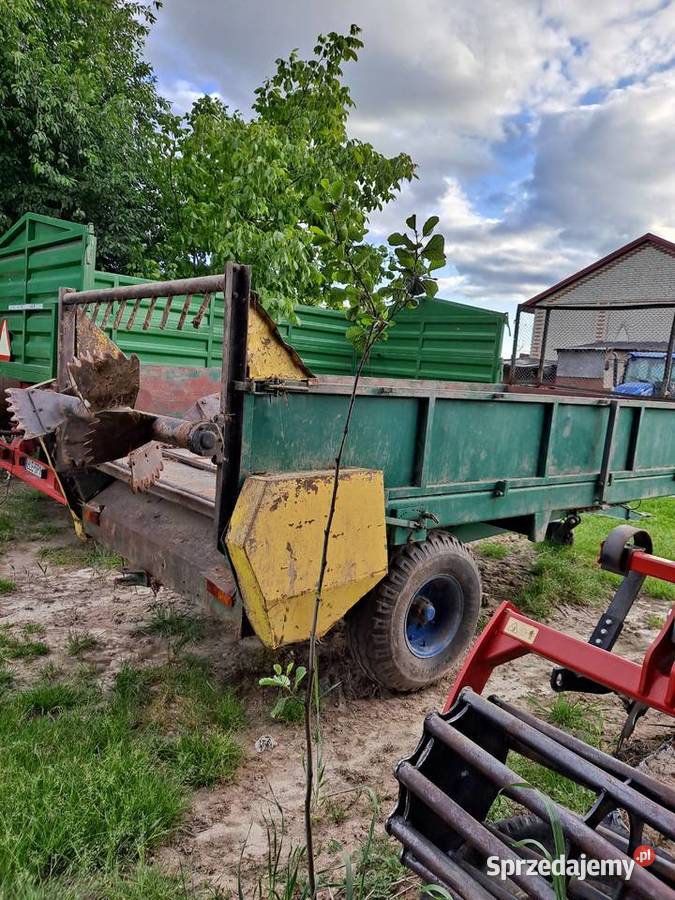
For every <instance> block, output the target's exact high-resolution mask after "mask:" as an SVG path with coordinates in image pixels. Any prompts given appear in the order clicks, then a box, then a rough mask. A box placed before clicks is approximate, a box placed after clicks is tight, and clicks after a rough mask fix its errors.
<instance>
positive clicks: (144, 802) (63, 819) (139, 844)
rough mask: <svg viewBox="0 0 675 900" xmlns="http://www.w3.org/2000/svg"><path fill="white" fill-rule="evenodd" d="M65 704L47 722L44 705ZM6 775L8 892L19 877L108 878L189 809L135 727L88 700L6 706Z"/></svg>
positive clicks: (2, 872)
mask: <svg viewBox="0 0 675 900" xmlns="http://www.w3.org/2000/svg"><path fill="white" fill-rule="evenodd" d="M33 691H35V689H33ZM64 701H66V702H67V705H68V708H67V709H66V708H64V707H63V706H61V707H60V708H59V709H60V714H57V709H56V708H55V707H52V708H51V709H50V710H49V712H50V713H51V714H50V715H44V714H40V711H39V708H38V707H39V705H40V704H41V703H42V704H44V706H45V711H47V710H46V707H47V706H50V705H51V704H52V702H59V703H61V704H63V703H64ZM28 713H31V714H30V715H29V714H28ZM0 769H1V770H2V773H3V784H4V789H3V791H2V793H1V795H0V885H2V886H3V887H9V886H10V885H11V884H12V882H13V880H14V879H15V878H17V877H18V876H22V877H24V878H26V877H27V878H33V879H44V878H47V877H53V876H56V875H61V874H70V873H73V872H77V873H86V872H93V871H96V870H103V871H105V870H112V869H114V868H116V867H117V865H118V864H120V863H123V862H124V861H129V862H133V861H134V860H138V859H140V858H141V857H142V855H143V853H144V852H145V851H146V849H147V848H149V847H151V846H153V845H155V844H157V843H158V842H159V841H160V840H161V838H163V837H164V836H165V835H166V834H167V832H168V831H169V830H170V828H171V827H172V826H173V825H174V824H175V823H176V822H177V821H178V819H179V817H180V815H181V813H182V812H183V809H184V799H183V795H182V791H181V785H180V782H179V780H178V779H177V778H176V777H175V775H173V774H172V773H171V772H170V771H169V770H168V769H167V768H166V767H165V766H164V765H163V764H162V762H161V760H159V759H158V757H157V754H156V753H155V752H153V750H152V748H151V747H150V745H149V744H148V742H147V741H144V740H142V739H141V738H139V736H137V735H136V734H135V733H134V731H133V730H132V728H131V724H130V722H129V720H128V718H127V717H125V716H124V714H123V713H121V712H120V711H119V710H115V709H113V708H110V707H107V706H105V705H104V706H100V707H98V706H96V705H93V704H91V703H90V702H89V701H88V700H86V699H85V695H84V694H79V695H77V694H76V693H72V692H71V693H65V692H63V691H62V692H61V693H60V695H59V696H58V698H57V697H56V696H55V695H54V696H52V697H51V699H50V697H49V694H47V693H46V692H43V693H41V694H39V695H38V697H36V695H35V694H34V693H33V692H26V694H22V693H19V694H16V695H13V696H11V697H10V698H9V699H7V698H5V700H4V701H3V703H2V707H1V709H0Z"/></svg>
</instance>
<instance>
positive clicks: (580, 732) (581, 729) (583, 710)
mask: <svg viewBox="0 0 675 900" xmlns="http://www.w3.org/2000/svg"><path fill="white" fill-rule="evenodd" d="M542 712H543V714H544V715H545V717H546V718H547V719H548V721H549V722H551V724H553V725H557V726H558V728H562V729H563V730H564V731H571V732H574V733H575V734H576V735H577V736H578V737H580V738H581V739H582V740H584V741H586V743H590V744H593V745H594V746H596V747H599V746H600V743H601V741H602V728H603V717H602V715H601V714H600V713H599V711H598V709H597V708H593V709H592V708H591V707H590V706H589V704H588V703H587V702H586V701H584V700H570V699H568V698H567V697H565V696H563V695H562V694H558V696H557V697H556V698H555V700H554V701H553V703H552V704H550V706H548V708H546V707H544V709H543V710H542Z"/></svg>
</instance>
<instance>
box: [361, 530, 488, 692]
mask: <svg viewBox="0 0 675 900" xmlns="http://www.w3.org/2000/svg"><path fill="white" fill-rule="evenodd" d="M480 602H481V580H480V573H479V571H478V566H477V565H476V562H475V560H474V558H473V556H472V555H471V553H470V551H469V550H468V549H467V548H466V547H465V546H464V544H462V542H461V541H458V540H457V539H456V538H455V537H453V536H452V535H450V534H448V533H447V532H444V531H435V532H432V533H431V534H430V535H429V537H428V538H427V539H426V540H425V541H422V542H421V543H417V544H409V545H408V546H406V547H404V548H403V549H402V550H400V551H399V553H398V554H397V555H396V556H395V557H394V559H393V561H392V563H391V566H390V568H389V572H388V574H387V575H386V577H385V578H384V579H383V580H382V581H381V582H380V583H379V584H378V585H377V587H375V588H374V589H373V590H372V591H371V592H370V593H369V594H367V595H366V596H365V597H364V598H363V599H362V600H361V601H360V602H359V603H358V604H357V606H356V607H355V608H354V609H353V610H352V611H351V613H350V615H349V616H348V627H349V637H350V644H351V647H352V651H353V653H354V656H355V657H356V660H357V662H358V663H359V665H360V666H361V668H362V669H363V670H364V671H365V673H366V674H367V675H368V676H369V677H370V678H372V679H373V680H374V681H377V682H379V683H380V684H382V685H383V686H384V687H387V688H389V689H391V690H394V691H414V690H418V689H420V688H422V687H424V686H425V685H427V684H430V683H431V682H433V681H436V679H438V678H440V677H441V676H442V675H443V674H444V673H445V672H447V670H448V669H449V668H450V667H451V666H452V664H453V663H454V662H455V660H456V659H457V657H458V656H459V654H460V653H461V651H462V650H463V649H464V648H465V647H466V645H467V644H468V642H469V640H470V639H471V637H472V636H473V634H474V632H475V629H476V622H477V621H478V613H479V611H480Z"/></svg>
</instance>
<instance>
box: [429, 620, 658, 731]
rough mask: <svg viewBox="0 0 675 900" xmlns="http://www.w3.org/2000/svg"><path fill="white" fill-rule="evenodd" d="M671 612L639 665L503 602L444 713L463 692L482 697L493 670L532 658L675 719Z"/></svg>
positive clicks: (460, 675) (482, 636)
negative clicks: (474, 693) (546, 662)
mask: <svg viewBox="0 0 675 900" xmlns="http://www.w3.org/2000/svg"><path fill="white" fill-rule="evenodd" d="M674 621H675V608H673V609H672V610H671V612H670V615H669V616H668V619H667V621H666V624H665V625H664V627H663V628H662V630H661V632H660V634H659V635H658V637H657V638H656V639H655V640H654V641H653V642H652V644H651V645H650V647H649V650H648V651H647V654H646V655H645V658H644V661H643V663H642V665H641V666H640V665H638V664H637V663H633V662H630V661H629V660H627V659H623V658H622V657H620V656H617V655H616V654H615V653H611V652H609V651H607V650H600V649H599V648H598V647H594V646H593V645H592V644H588V643H586V642H585V641H582V640H579V639H578V638H574V637H570V636H569V635H566V634H563V633H562V632H560V631H556V630H555V629H554V628H550V627H549V626H548V625H542V624H541V623H540V622H536V621H534V620H533V619H529V618H528V617H527V616H524V615H522V614H521V613H519V612H518V610H517V609H516V608H515V607H514V606H513V605H512V604H510V603H502V604H501V606H500V607H499V609H498V610H497V612H496V613H495V614H494V616H493V617H492V619H491V620H490V622H489V623H488V624H487V626H486V628H485V630H484V631H483V633H482V634H481V636H480V637H479V638H478V640H477V641H476V643H475V644H474V647H473V649H472V651H471V653H470V654H469V656H468V657H467V659H466V662H465V663H464V665H463V667H462V670H461V671H460V673H459V675H458V677H457V680H456V681H455V683H454V684H453V686H452V688H451V689H450V692H449V694H448V696H447V698H446V701H445V707H444V710H443V711H444V712H447V711H448V710H449V709H450V707H451V706H452V705H453V703H454V702H455V700H456V699H457V697H458V696H459V694H460V692H461V691H462V689H463V688H465V687H471V688H472V689H473V690H474V691H476V693H479V694H480V693H481V692H482V691H483V688H484V687H485V685H486V684H487V681H488V679H489V677H490V675H491V674H492V671H493V670H494V669H496V668H497V667H498V666H501V665H504V663H507V662H511V661H512V660H514V659H518V658H519V657H521V656H524V655H525V654H527V653H534V654H536V655H537V656H541V657H543V658H544V659H547V660H550V661H551V662H554V663H557V664H558V665H561V666H566V667H567V668H570V669H572V670H573V671H574V672H576V673H577V674H579V675H584V676H586V677H587V678H592V679H593V681H596V682H598V684H602V685H605V686H606V687H608V688H609V689H610V690H612V691H616V692H617V693H619V694H622V695H624V696H627V697H630V698H632V699H633V700H637V701H639V702H640V703H645V704H647V705H648V706H650V707H652V708H654V709H659V710H661V711H662V712H665V713H667V714H669V715H675V666H674V665H673V662H674V659H673V657H674V653H673V644H672V640H671V635H672V629H673V622H674Z"/></svg>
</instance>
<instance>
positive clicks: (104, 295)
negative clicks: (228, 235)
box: [62, 263, 234, 307]
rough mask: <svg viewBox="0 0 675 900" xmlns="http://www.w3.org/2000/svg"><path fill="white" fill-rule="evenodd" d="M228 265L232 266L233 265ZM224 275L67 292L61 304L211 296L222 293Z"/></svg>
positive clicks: (79, 304)
mask: <svg viewBox="0 0 675 900" xmlns="http://www.w3.org/2000/svg"><path fill="white" fill-rule="evenodd" d="M228 265H234V264H233V263H232V264H230V263H228ZM224 284H225V276H224V275H203V276H199V277H197V278H177V279H175V280H174V281H148V282H147V283H146V284H130V285H127V286H126V287H116V288H103V289H102V290H98V291H69V292H67V293H64V295H63V298H62V302H63V305H64V306H66V307H68V306H82V305H84V304H87V303H109V302H114V301H118V300H146V299H153V298H157V297H171V296H176V295H177V294H213V293H216V292H217V291H222V290H223V288H224Z"/></svg>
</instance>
